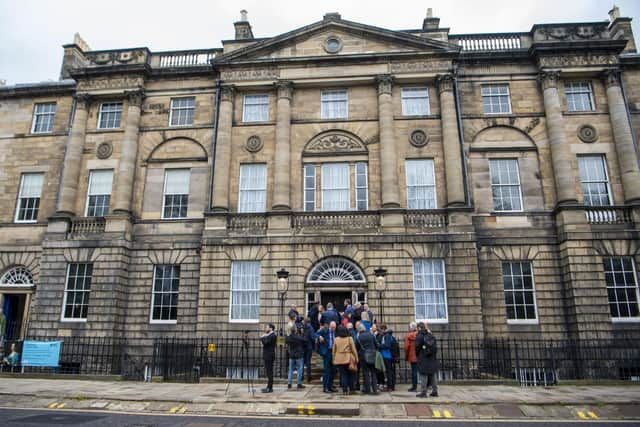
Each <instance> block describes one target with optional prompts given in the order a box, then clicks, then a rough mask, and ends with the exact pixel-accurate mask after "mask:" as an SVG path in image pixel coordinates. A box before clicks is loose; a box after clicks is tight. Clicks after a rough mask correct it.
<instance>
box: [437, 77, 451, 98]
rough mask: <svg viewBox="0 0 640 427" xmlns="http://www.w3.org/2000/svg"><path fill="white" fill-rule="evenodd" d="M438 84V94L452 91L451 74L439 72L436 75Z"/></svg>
mask: <svg viewBox="0 0 640 427" xmlns="http://www.w3.org/2000/svg"><path fill="white" fill-rule="evenodd" d="M436 83H437V84H438V94H440V93H442V92H447V91H453V76H452V75H451V74H439V75H437V76H436Z"/></svg>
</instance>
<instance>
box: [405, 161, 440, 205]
mask: <svg viewBox="0 0 640 427" xmlns="http://www.w3.org/2000/svg"><path fill="white" fill-rule="evenodd" d="M405 169H406V175H407V208H408V209H436V207H437V203H436V178H435V172H434V167H433V159H422V160H407V161H406V162H405Z"/></svg>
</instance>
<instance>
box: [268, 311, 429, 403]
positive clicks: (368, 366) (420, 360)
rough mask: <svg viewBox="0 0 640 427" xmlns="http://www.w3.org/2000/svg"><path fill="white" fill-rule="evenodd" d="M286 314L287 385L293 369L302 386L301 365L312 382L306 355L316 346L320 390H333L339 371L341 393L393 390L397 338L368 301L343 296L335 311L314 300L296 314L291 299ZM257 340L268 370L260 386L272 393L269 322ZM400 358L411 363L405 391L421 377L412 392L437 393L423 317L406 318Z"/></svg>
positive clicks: (273, 342)
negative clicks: (416, 320)
mask: <svg viewBox="0 0 640 427" xmlns="http://www.w3.org/2000/svg"><path fill="white" fill-rule="evenodd" d="M288 319H289V321H288V323H287V326H286V327H285V331H284V334H285V335H286V338H285V344H286V349H287V353H288V358H289V370H288V375H287V387H288V388H289V389H291V388H292V387H293V376H294V373H296V387H297V388H299V389H303V388H305V386H304V384H303V379H304V374H305V369H306V373H307V381H308V382H311V371H312V370H311V367H312V366H311V365H312V361H311V360H312V355H313V352H314V351H315V352H317V353H318V354H319V355H320V357H321V358H322V390H323V392H324V393H335V392H337V391H338V390H337V389H336V388H335V387H334V380H335V377H336V373H339V374H340V388H341V389H342V393H343V394H344V395H349V394H353V393H356V392H360V393H362V394H378V393H379V392H380V391H395V388H396V382H395V379H396V372H395V367H396V362H397V361H398V360H399V359H400V358H401V355H400V343H399V342H398V340H397V339H396V338H395V337H394V336H393V331H392V330H391V329H390V328H388V327H387V325H385V324H378V322H377V321H376V318H375V316H374V313H373V311H372V310H371V308H370V307H369V305H368V304H366V303H365V304H360V303H354V304H351V301H350V300H348V299H347V300H345V301H344V305H343V307H342V311H339V310H337V309H336V308H335V307H334V305H333V303H328V304H327V305H326V307H324V306H323V305H322V304H319V303H314V304H313V306H312V307H311V308H310V309H309V310H308V313H307V315H306V316H301V315H300V313H299V311H298V308H297V306H296V305H295V304H292V305H291V309H290V310H289V313H288ZM260 340H261V341H262V345H263V359H264V363H265V371H266V374H267V386H266V387H265V388H263V389H262V392H263V393H271V392H273V364H274V361H275V358H276V352H275V349H276V343H277V332H276V330H275V326H274V325H273V324H271V323H269V324H268V325H267V326H266V330H265V333H264V334H263V335H261V336H260ZM404 359H405V360H406V361H407V362H409V363H410V364H411V388H410V389H409V390H408V391H410V392H411V391H415V392H417V391H418V377H420V384H421V390H420V392H418V393H417V394H416V396H417V397H427V393H428V389H429V388H431V394H430V396H438V385H437V372H438V369H439V366H438V358H437V343H436V339H435V337H434V336H433V334H432V333H431V331H430V330H429V328H428V326H427V325H426V324H425V323H423V322H419V323H411V324H409V332H408V333H407V335H406V336H405V339H404Z"/></svg>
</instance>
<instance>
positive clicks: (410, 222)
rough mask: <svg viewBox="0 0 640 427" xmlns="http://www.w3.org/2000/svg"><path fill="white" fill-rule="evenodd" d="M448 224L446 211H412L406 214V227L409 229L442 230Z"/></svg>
mask: <svg viewBox="0 0 640 427" xmlns="http://www.w3.org/2000/svg"><path fill="white" fill-rule="evenodd" d="M447 224H448V219H447V213H446V212H445V211H444V210H411V211H406V212H405V213H404V226H405V227H407V228H420V229H424V228H441V227H446V226H447Z"/></svg>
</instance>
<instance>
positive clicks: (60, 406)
mask: <svg viewBox="0 0 640 427" xmlns="http://www.w3.org/2000/svg"><path fill="white" fill-rule="evenodd" d="M65 406H67V404H66V403H61V404H59V405H58V409H62V408H64V407H65Z"/></svg>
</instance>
